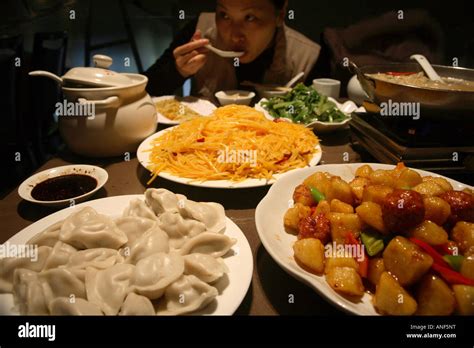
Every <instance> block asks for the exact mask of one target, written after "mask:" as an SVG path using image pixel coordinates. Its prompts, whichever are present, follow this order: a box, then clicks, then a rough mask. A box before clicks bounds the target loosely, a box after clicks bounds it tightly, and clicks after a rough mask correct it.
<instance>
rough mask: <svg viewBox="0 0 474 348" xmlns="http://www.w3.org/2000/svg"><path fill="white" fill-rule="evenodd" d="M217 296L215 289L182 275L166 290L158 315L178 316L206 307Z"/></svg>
mask: <svg viewBox="0 0 474 348" xmlns="http://www.w3.org/2000/svg"><path fill="white" fill-rule="evenodd" d="M217 295H218V292H217V289H216V288H215V287H213V286H210V285H208V284H206V283H204V282H203V281H202V280H199V278H197V277H195V276H193V275H183V276H182V277H181V278H179V279H178V280H177V281H175V282H174V283H173V284H171V285H170V286H168V287H167V288H166V291H165V294H164V297H163V299H162V300H161V301H160V304H159V306H158V311H157V314H158V315H178V314H185V313H190V312H194V311H197V310H199V309H201V308H204V307H205V306H207V305H208V304H209V303H210V302H211V301H212V300H214V299H215V298H216V296H217Z"/></svg>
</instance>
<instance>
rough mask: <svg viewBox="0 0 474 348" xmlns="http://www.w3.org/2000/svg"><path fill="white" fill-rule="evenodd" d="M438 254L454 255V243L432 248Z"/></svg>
mask: <svg viewBox="0 0 474 348" xmlns="http://www.w3.org/2000/svg"><path fill="white" fill-rule="evenodd" d="M434 248H435V249H436V250H437V251H438V252H439V253H440V254H443V255H445V254H446V255H455V254H456V253H455V251H457V246H456V244H455V243H454V242H448V243H445V244H441V245H437V246H436V247H434Z"/></svg>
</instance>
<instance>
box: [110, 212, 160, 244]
mask: <svg viewBox="0 0 474 348" xmlns="http://www.w3.org/2000/svg"><path fill="white" fill-rule="evenodd" d="M155 221H158V220H155ZM155 221H153V220H150V219H146V218H142V217H137V216H127V217H122V218H119V219H117V220H115V224H116V225H117V227H118V228H119V229H120V230H122V231H123V233H125V235H126V236H127V239H128V241H127V244H129V245H130V244H132V243H133V242H134V241H135V240H136V239H137V238H140V237H141V236H142V235H143V234H144V233H145V232H146V231H148V230H149V229H150V228H153V227H155V226H156V222H155Z"/></svg>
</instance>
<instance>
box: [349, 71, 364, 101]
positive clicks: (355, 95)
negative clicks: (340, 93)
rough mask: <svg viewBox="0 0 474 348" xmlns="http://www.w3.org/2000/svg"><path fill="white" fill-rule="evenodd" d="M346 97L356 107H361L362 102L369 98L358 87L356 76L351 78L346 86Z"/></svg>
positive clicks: (359, 86) (360, 87)
mask: <svg viewBox="0 0 474 348" xmlns="http://www.w3.org/2000/svg"><path fill="white" fill-rule="evenodd" d="M347 95H348V96H349V99H350V100H352V101H353V102H354V103H356V104H357V105H362V104H363V103H364V100H368V99H369V97H368V96H367V93H365V91H364V89H363V88H362V86H361V85H360V82H359V80H358V79H357V75H354V76H352V78H351V79H350V80H349V82H348V84H347Z"/></svg>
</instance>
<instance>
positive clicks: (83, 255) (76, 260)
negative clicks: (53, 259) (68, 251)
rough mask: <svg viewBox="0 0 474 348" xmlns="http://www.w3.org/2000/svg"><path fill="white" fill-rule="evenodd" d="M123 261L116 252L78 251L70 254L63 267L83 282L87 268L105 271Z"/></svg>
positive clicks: (103, 249)
mask: <svg viewBox="0 0 474 348" xmlns="http://www.w3.org/2000/svg"><path fill="white" fill-rule="evenodd" d="M123 261H124V258H123V256H122V255H120V253H119V252H118V251H117V250H114V249H108V248H94V249H86V250H80V251H77V252H76V253H74V254H72V255H71V257H70V259H69V262H68V263H67V264H66V265H64V267H66V268H68V269H69V270H71V272H73V273H74V274H75V275H76V276H77V277H78V278H79V279H80V280H82V281H85V275H86V268H87V267H93V268H97V269H106V268H109V267H112V266H113V265H115V264H117V263H121V262H123Z"/></svg>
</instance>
